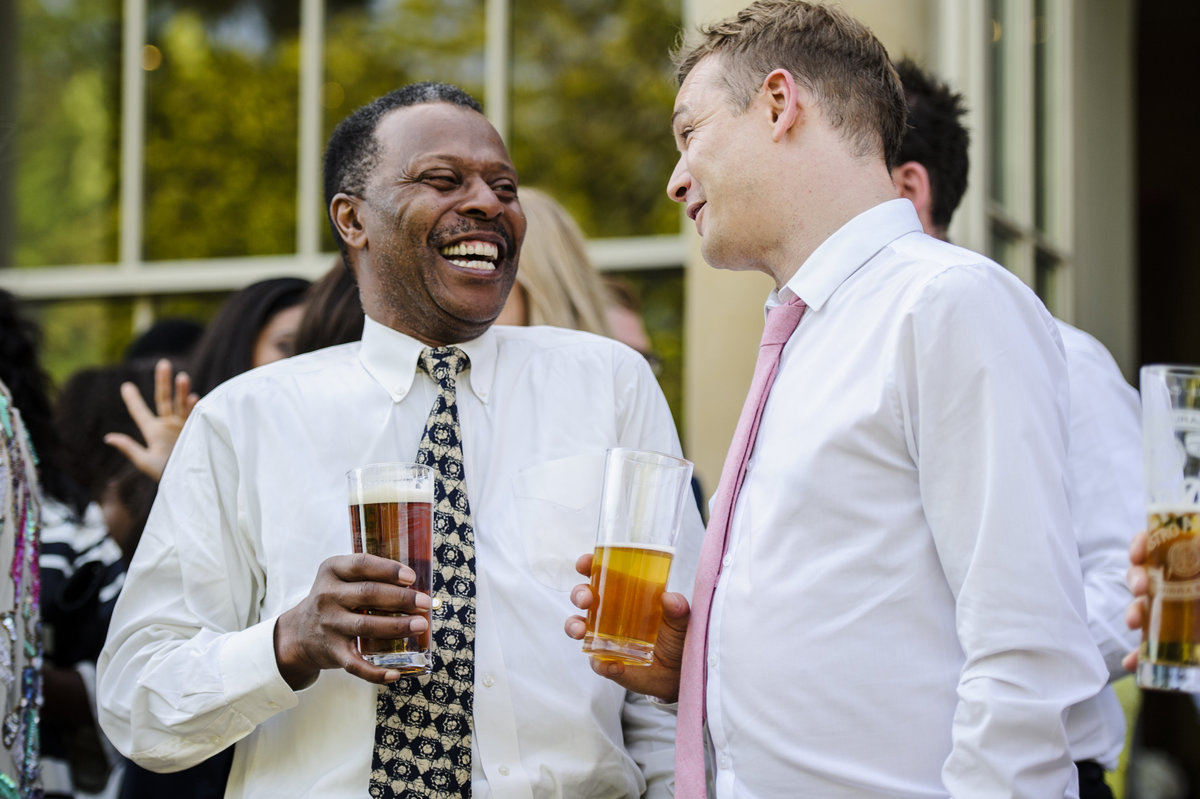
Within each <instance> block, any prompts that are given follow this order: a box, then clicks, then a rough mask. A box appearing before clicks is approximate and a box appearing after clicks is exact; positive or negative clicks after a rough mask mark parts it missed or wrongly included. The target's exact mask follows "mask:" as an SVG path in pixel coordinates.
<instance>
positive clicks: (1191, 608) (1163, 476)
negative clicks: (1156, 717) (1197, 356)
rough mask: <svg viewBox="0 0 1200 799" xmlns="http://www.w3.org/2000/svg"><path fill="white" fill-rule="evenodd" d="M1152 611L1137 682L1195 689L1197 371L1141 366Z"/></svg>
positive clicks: (1199, 521) (1199, 552)
mask: <svg viewBox="0 0 1200 799" xmlns="http://www.w3.org/2000/svg"><path fill="white" fill-rule="evenodd" d="M1141 396H1142V439H1143V443H1144V452H1145V463H1146V507H1147V517H1148V522H1147V531H1148V536H1147V539H1146V572H1147V575H1148V577H1149V590H1148V592H1147V599H1148V601H1149V613H1148V614H1146V616H1145V620H1144V626H1143V628H1142V646H1141V650H1140V651H1139V653H1138V668H1137V683H1138V685H1140V686H1141V687H1143V688H1157V689H1165V690H1176V691H1190V692H1198V691H1200V367H1194V366H1170V365H1152V366H1143V367H1142V369H1141Z"/></svg>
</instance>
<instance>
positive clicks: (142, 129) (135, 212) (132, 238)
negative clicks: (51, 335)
mask: <svg viewBox="0 0 1200 799" xmlns="http://www.w3.org/2000/svg"><path fill="white" fill-rule="evenodd" d="M124 13H125V25H124V30H123V33H122V41H123V46H122V53H121V55H122V61H123V64H122V70H121V186H120V207H121V217H120V223H119V224H120V236H119V245H118V248H119V250H118V254H117V257H118V259H119V261H120V264H121V269H122V270H124V271H126V272H136V271H138V269H139V268H140V266H141V263H142V183H143V162H144V160H145V153H146V71H145V69H143V67H142V59H143V58H144V53H145V49H146V0H125V12H124Z"/></svg>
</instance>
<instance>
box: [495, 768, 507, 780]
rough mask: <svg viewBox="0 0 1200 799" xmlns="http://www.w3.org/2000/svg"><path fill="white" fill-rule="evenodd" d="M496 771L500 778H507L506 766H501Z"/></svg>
mask: <svg viewBox="0 0 1200 799" xmlns="http://www.w3.org/2000/svg"><path fill="white" fill-rule="evenodd" d="M496 770H497V771H499V772H500V776H501V777H507V776H508V766H501V767H500V768H498V769H496Z"/></svg>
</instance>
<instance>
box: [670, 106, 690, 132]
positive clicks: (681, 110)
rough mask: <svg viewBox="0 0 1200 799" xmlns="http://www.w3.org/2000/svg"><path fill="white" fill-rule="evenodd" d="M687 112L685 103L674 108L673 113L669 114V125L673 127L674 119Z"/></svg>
mask: <svg viewBox="0 0 1200 799" xmlns="http://www.w3.org/2000/svg"><path fill="white" fill-rule="evenodd" d="M687 112H688V107H687V106H686V105H681V106H679V107H678V108H676V109H675V113H673V114H671V127H675V120H676V119H678V118H679V117H681V116H683V115H684V114H686V113H687Z"/></svg>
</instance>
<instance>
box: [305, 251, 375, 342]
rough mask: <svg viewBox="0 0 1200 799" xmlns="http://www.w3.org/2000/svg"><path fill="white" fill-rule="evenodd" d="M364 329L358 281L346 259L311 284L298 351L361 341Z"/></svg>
mask: <svg viewBox="0 0 1200 799" xmlns="http://www.w3.org/2000/svg"><path fill="white" fill-rule="evenodd" d="M362 333H363V309H362V299H361V298H360V297H359V296H358V283H357V282H356V281H355V280H354V274H353V273H352V272H351V271H350V269H349V267H347V266H346V265H345V264H344V263H342V259H341V258H338V259H337V260H336V261H334V263H333V266H332V267H330V269H329V271H328V272H326V273H325V274H324V275H323V276H321V277H320V278H318V279H317V280H316V281H314V282H313V284H312V285H311V286H310V287H309V289H308V293H307V295H306V297H305V300H304V315H303V316H302V317H301V318H300V326H299V327H298V328H297V329H296V352H295V354H296V355H299V354H300V353H302V352H312V351H313V350H319V349H321V348H323V347H332V346H334V345H335V344H349V343H350V342H351V341H358V340H359V339H361V338H362Z"/></svg>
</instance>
